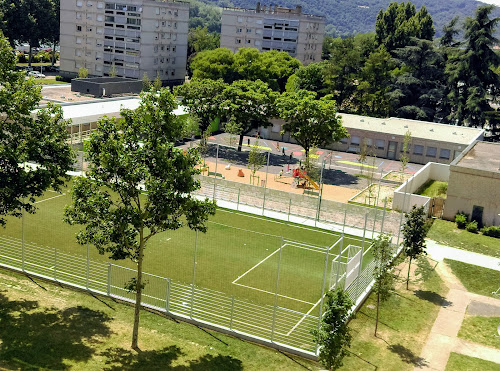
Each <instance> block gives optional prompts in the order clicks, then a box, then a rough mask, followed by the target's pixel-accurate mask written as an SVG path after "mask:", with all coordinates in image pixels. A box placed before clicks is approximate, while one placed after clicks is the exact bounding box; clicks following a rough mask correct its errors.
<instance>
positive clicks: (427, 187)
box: [415, 180, 448, 198]
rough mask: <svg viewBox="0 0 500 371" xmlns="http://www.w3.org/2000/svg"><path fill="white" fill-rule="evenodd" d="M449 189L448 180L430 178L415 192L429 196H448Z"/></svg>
mask: <svg viewBox="0 0 500 371" xmlns="http://www.w3.org/2000/svg"><path fill="white" fill-rule="evenodd" d="M447 190H448V182H440V181H438V180H429V181H427V182H426V183H424V184H423V185H422V186H421V187H420V188H419V189H418V190H417V192H415V193H416V194H418V195H422V196H427V197H441V198H446V191H447Z"/></svg>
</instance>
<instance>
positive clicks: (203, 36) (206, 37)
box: [188, 26, 220, 55]
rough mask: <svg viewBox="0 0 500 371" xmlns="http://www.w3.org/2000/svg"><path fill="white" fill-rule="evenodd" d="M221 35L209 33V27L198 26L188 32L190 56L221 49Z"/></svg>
mask: <svg viewBox="0 0 500 371" xmlns="http://www.w3.org/2000/svg"><path fill="white" fill-rule="evenodd" d="M219 44H220V34H218V33H216V32H208V29H207V27H206V26H205V27H201V26H197V27H196V28H190V29H189V32H188V55H191V54H194V53H199V52H201V51H204V50H214V49H217V48H218V47H219Z"/></svg>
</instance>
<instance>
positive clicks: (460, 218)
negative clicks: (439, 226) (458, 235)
mask: <svg viewBox="0 0 500 371" xmlns="http://www.w3.org/2000/svg"><path fill="white" fill-rule="evenodd" d="M455 223H457V227H458V228H459V229H465V227H466V226H467V216H466V215H465V214H464V213H458V214H457V215H455Z"/></svg>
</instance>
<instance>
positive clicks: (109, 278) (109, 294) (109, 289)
mask: <svg viewBox="0 0 500 371" xmlns="http://www.w3.org/2000/svg"><path fill="white" fill-rule="evenodd" d="M108 296H111V263H108Z"/></svg>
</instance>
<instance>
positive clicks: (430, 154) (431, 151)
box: [425, 147, 437, 157]
mask: <svg viewBox="0 0 500 371" xmlns="http://www.w3.org/2000/svg"><path fill="white" fill-rule="evenodd" d="M436 154H437V148H436V147H427V152H426V154H425V155H426V156H427V157H436Z"/></svg>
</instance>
